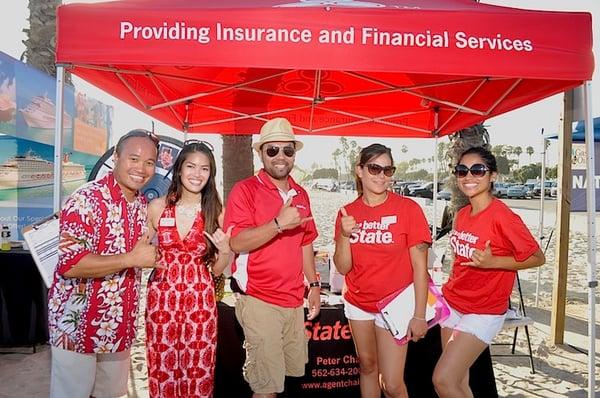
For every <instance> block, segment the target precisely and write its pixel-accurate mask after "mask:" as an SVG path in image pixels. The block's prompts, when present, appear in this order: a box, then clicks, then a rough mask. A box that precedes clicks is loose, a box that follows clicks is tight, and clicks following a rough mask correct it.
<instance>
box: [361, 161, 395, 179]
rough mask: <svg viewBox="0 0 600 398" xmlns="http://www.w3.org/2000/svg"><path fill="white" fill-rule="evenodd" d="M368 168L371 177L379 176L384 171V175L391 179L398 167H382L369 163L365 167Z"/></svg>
mask: <svg viewBox="0 0 600 398" xmlns="http://www.w3.org/2000/svg"><path fill="white" fill-rule="evenodd" d="M365 166H367V170H369V174H371V175H374V176H376V175H379V173H381V172H382V171H383V174H384V175H385V176H386V177H391V176H393V175H394V173H395V172H396V167H394V166H385V167H384V166H380V165H378V164H376V163H367V164H365V165H364V166H363V167H365Z"/></svg>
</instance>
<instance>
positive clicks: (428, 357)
mask: <svg viewBox="0 0 600 398" xmlns="http://www.w3.org/2000/svg"><path fill="white" fill-rule="evenodd" d="M306 326H307V333H309V334H310V337H311V338H310V340H309V362H308V364H307V366H306V374H305V376H304V377H301V378H288V379H287V380H286V387H285V389H286V391H285V393H284V394H281V395H280V396H281V397H290V398H291V397H298V398H300V397H301V398H310V397H315V398H317V397H319V398H320V397H340V398H342V397H344V398H351V397H360V391H359V387H358V378H359V375H358V360H357V359H356V356H355V354H354V344H353V342H352V338H351V335H350V329H349V327H348V322H347V320H346V319H345V317H344V311H343V309H342V308H341V306H339V307H325V308H323V309H322V310H321V315H320V316H319V318H318V319H316V320H315V321H314V322H307V323H306ZM242 341H243V332H242V328H241V326H240V325H239V324H238V322H237V320H236V319H235V314H234V308H233V307H230V306H228V305H226V304H224V303H219V325H218V343H217V344H218V345H217V366H216V372H215V373H216V374H215V378H216V380H215V397H216V398H229V397H236V398H237V397H250V396H251V394H252V393H251V391H250V388H249V387H248V384H247V383H246V382H245V381H244V379H243V377H242V365H243V362H244V351H243V349H242ZM440 353H441V343H440V328H439V327H434V328H432V329H431V330H429V332H428V333H427V336H426V337H425V338H424V339H422V340H420V341H419V342H418V343H412V342H411V343H409V347H408V356H407V363H406V371H405V374H404V379H405V381H406V384H407V387H408V392H409V394H410V396H411V397H418V398H422V397H437V394H435V391H434V389H433V384H432V382H431V375H432V373H433V368H434V367H435V364H436V362H437V359H438V357H439V355H440ZM470 384H471V389H472V390H473V394H474V396H475V397H485V398H490V397H497V396H498V392H497V390H496V383H495V379H494V370H493V368H492V360H491V357H490V352H489V349H486V350H485V351H484V352H483V353H482V354H481V356H480V357H479V359H478V360H477V361H476V362H475V364H474V365H473V366H472V367H471V373H470Z"/></svg>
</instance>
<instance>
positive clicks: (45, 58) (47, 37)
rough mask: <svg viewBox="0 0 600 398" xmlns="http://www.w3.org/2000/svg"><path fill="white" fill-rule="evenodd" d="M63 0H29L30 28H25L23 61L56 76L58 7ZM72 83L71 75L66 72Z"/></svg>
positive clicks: (68, 80) (69, 81)
mask: <svg viewBox="0 0 600 398" xmlns="http://www.w3.org/2000/svg"><path fill="white" fill-rule="evenodd" d="M60 4H61V0H29V5H28V8H29V29H27V28H25V29H23V32H25V34H26V35H27V39H25V41H23V44H25V52H23V54H22V55H21V61H23V60H24V61H25V62H26V63H27V64H28V65H31V66H33V67H35V68H37V69H39V70H41V71H42V72H45V73H47V74H49V75H51V76H56V65H55V64H54V60H55V58H56V8H57V7H58V6H59V5H60ZM65 82H66V83H67V84H71V75H70V74H69V73H67V74H65Z"/></svg>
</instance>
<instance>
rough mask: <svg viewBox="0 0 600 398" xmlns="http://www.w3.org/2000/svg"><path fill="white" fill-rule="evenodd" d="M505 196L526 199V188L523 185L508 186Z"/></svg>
mask: <svg viewBox="0 0 600 398" xmlns="http://www.w3.org/2000/svg"><path fill="white" fill-rule="evenodd" d="M506 197H507V198H508V199H512V198H519V199H526V198H527V188H526V187H525V185H513V186H511V187H509V188H508V190H507V191H506Z"/></svg>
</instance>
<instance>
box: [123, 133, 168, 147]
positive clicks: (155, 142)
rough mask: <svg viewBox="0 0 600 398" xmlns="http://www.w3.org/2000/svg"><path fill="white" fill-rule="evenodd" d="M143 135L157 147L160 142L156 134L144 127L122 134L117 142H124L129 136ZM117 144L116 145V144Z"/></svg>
mask: <svg viewBox="0 0 600 398" xmlns="http://www.w3.org/2000/svg"><path fill="white" fill-rule="evenodd" d="M143 137H148V138H150V140H151V141H152V143H153V144H154V145H156V147H157V148H158V144H159V142H160V139H159V138H158V136H157V135H156V134H154V132H152V131H148V130H145V129H135V130H131V131H129V132H128V133H127V134H125V135H124V136H122V137H121V138H120V139H119V143H121V142H124V141H125V140H127V139H129V138H143ZM117 146H118V144H117Z"/></svg>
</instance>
